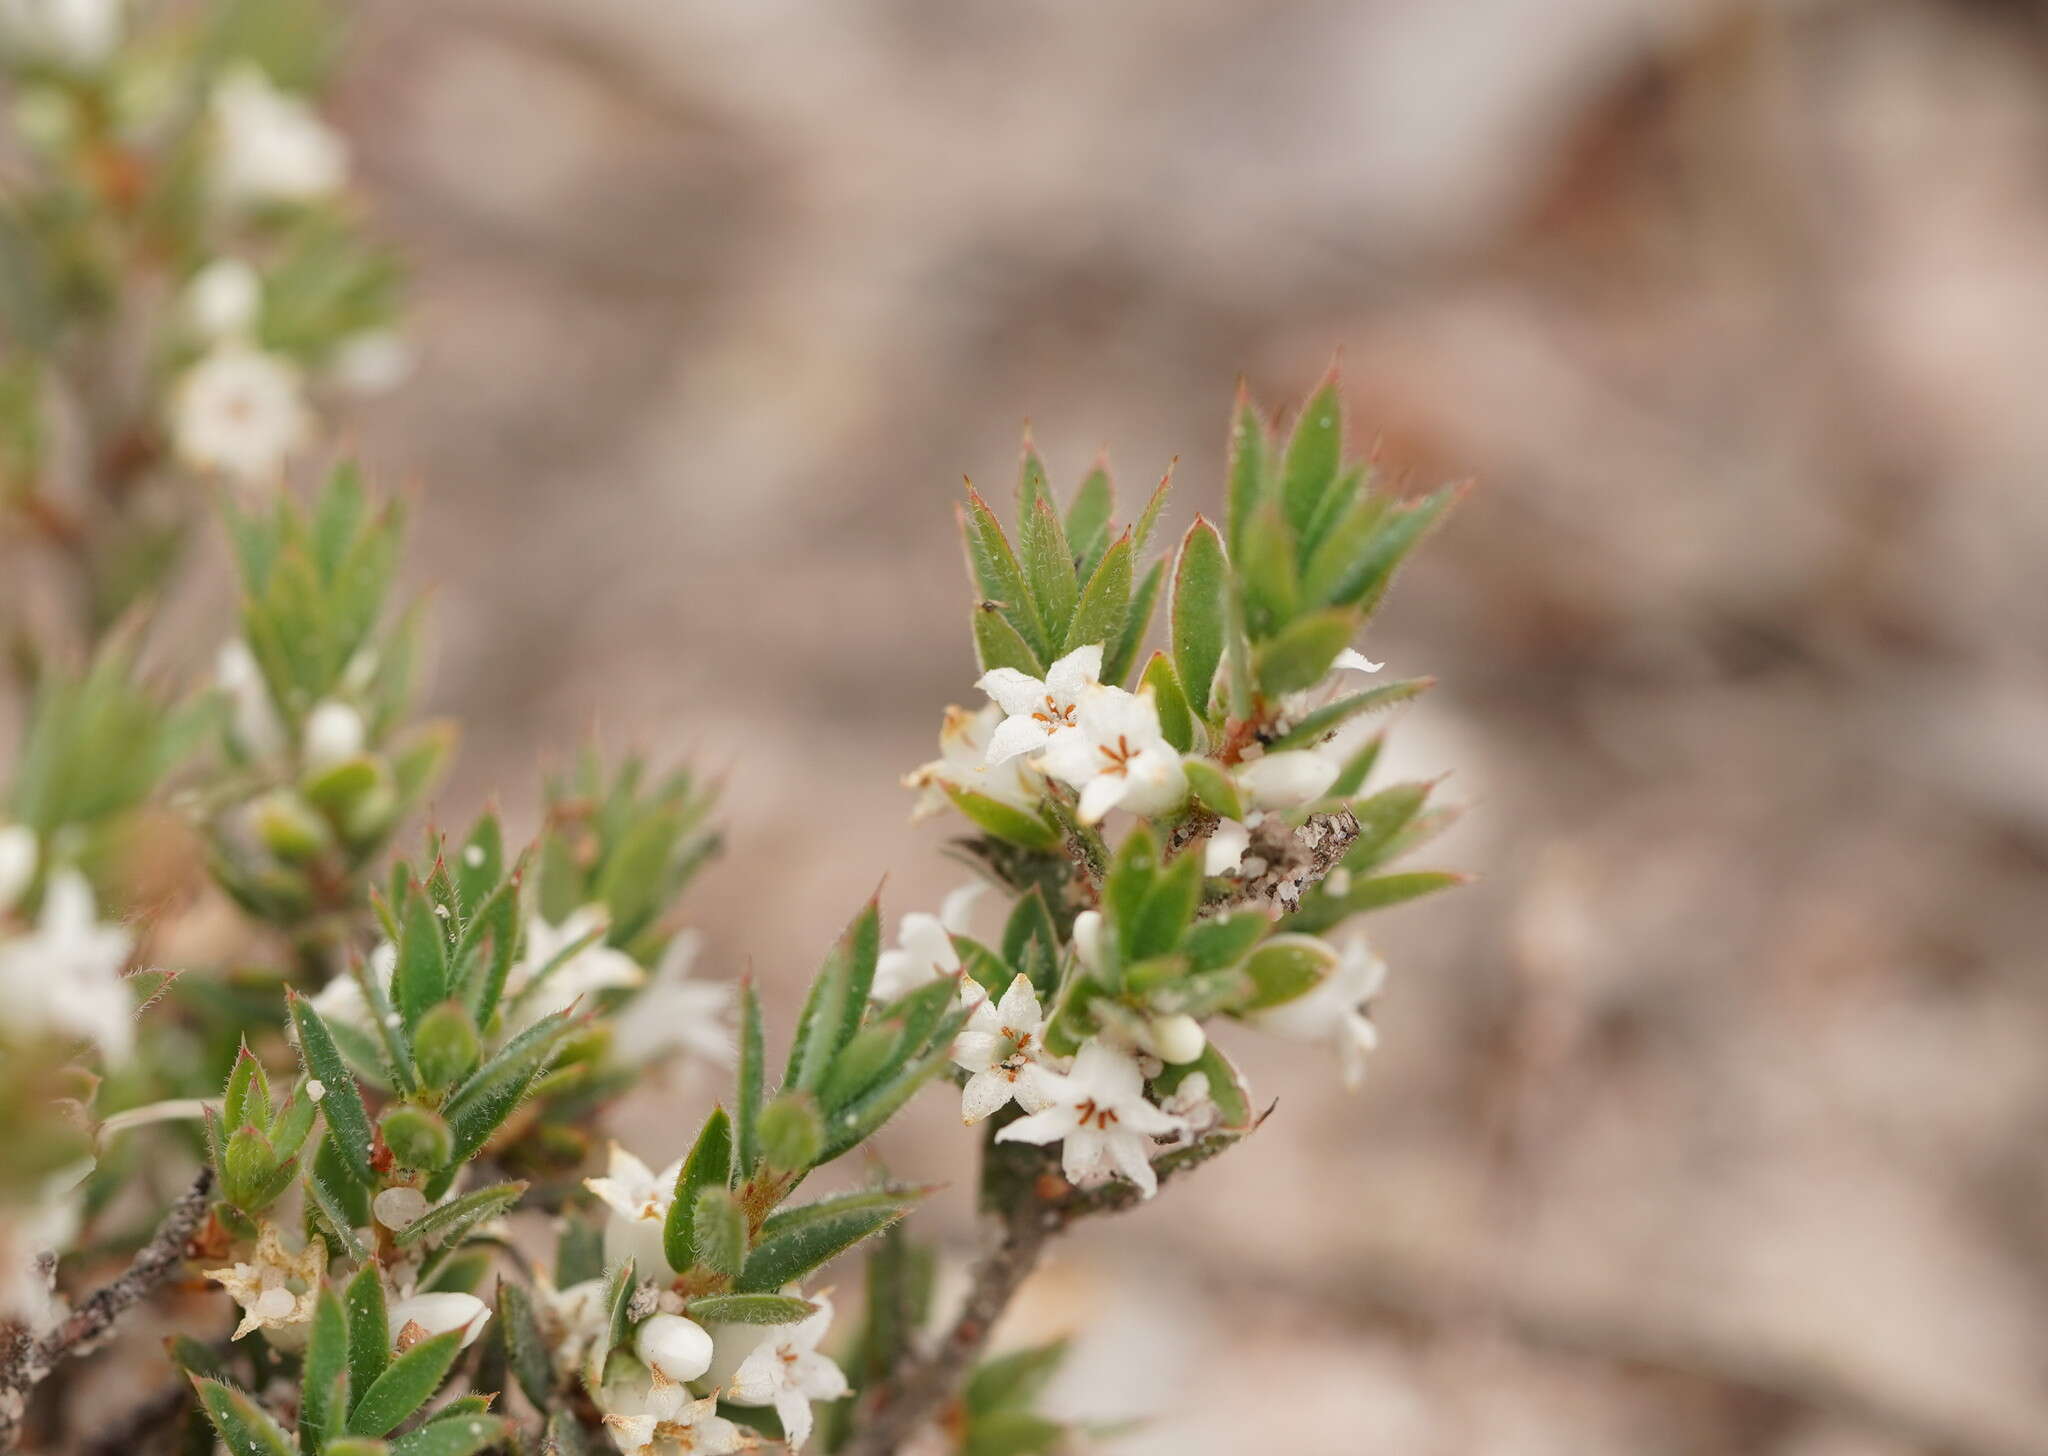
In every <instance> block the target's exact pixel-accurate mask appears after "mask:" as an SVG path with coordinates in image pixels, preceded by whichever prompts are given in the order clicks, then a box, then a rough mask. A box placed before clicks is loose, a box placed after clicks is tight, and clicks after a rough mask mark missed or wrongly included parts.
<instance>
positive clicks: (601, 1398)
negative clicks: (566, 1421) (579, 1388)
mask: <svg viewBox="0 0 2048 1456" xmlns="http://www.w3.org/2000/svg"><path fill="white" fill-rule="evenodd" d="M597 1404H598V1408H599V1409H600V1410H602V1411H603V1412H604V1425H605V1429H606V1430H607V1431H609V1432H610V1433H611V1438H612V1444H613V1445H615V1446H617V1447H618V1448H619V1450H620V1452H621V1453H623V1456H685V1453H687V1456H732V1453H733V1452H735V1451H743V1450H746V1449H747V1448H749V1447H750V1446H752V1445H753V1444H754V1442H753V1438H752V1436H751V1435H750V1434H748V1433H747V1432H744V1431H742V1430H741V1429H740V1428H739V1427H738V1426H737V1425H735V1424H733V1423H732V1422H731V1421H729V1420H727V1419H726V1418H725V1417H724V1416H721V1415H719V1414H718V1397H717V1396H715V1395H707V1396H705V1397H703V1398H702V1399H701V1400H700V1399H698V1398H697V1397H695V1396H693V1395H691V1394H690V1388H689V1386H687V1385H684V1384H682V1383H681V1382H680V1381H675V1380H670V1379H667V1378H666V1377H665V1376H663V1375H662V1374H661V1373H660V1372H659V1371H655V1372H651V1373H648V1374H641V1373H639V1372H635V1374H634V1375H633V1376H632V1377H631V1378H629V1379H625V1380H608V1381H606V1382H605V1384H604V1387H603V1389H601V1390H600V1391H599V1392H598V1395H597Z"/></svg>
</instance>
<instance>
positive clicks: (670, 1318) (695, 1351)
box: [633, 1314, 711, 1382]
mask: <svg viewBox="0 0 2048 1456" xmlns="http://www.w3.org/2000/svg"><path fill="white" fill-rule="evenodd" d="M633 1353H634V1354H636V1355H638V1356H639V1357H640V1362H641V1363H642V1364H643V1365H645V1366H646V1367H647V1368H648V1369H649V1370H652V1371H653V1372H654V1373H655V1374H657V1375H661V1376H664V1377H666V1378H667V1379H670V1380H674V1381H678V1382H687V1381H691V1380H695V1379H696V1378H697V1377H698V1376H700V1375H702V1374H703V1373H704V1372H705V1371H706V1370H709V1369H710V1368H711V1336H710V1335H709V1334H707V1333H706V1332H705V1329H704V1326H702V1325H700V1324H698V1323H697V1322H696V1321H695V1320H693V1319H685V1318H684V1317H683V1316H681V1315H679V1314H653V1315H649V1316H648V1317H647V1318H646V1319H644V1320H642V1321H641V1322H640V1328H639V1329H638V1330H635V1331H634V1332H633Z"/></svg>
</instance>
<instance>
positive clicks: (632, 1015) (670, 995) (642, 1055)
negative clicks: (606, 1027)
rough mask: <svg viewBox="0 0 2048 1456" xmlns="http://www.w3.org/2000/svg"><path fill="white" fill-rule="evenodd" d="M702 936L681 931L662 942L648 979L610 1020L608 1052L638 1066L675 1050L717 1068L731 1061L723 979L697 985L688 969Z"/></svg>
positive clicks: (728, 990)
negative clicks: (645, 985) (636, 993)
mask: <svg viewBox="0 0 2048 1456" xmlns="http://www.w3.org/2000/svg"><path fill="white" fill-rule="evenodd" d="M702 947H703V937H702V936H700V935H698V934H697V932H696V931H694V930H685V931H683V932H681V933H680V934H679V935H677V936H676V938H675V939H674V940H671V941H670V942H669V943H668V948H667V949H666V950H664V951H663V952H662V953H661V961H660V963H659V964H657V965H656V966H655V968H654V974H653V975H652V976H650V977H649V978H648V981H647V989H646V990H644V991H642V992H641V993H640V994H639V995H637V996H635V997H634V998H633V999H632V1001H631V1002H630V1003H629V1004H628V1005H627V1007H626V1008H625V1010H624V1011H623V1012H621V1013H620V1014H619V1015H618V1016H617V1017H615V1018H613V1021H612V1054H613V1055H614V1056H615V1057H617V1058H618V1059H619V1060H620V1061H622V1062H627V1063H631V1064H639V1063H642V1062H646V1061H649V1060H651V1059H653V1058H654V1057H656V1056H658V1055H660V1054H661V1053H663V1052H667V1051H670V1050H676V1049H680V1050H682V1051H685V1052H689V1053H691V1054H692V1055H694V1056H698V1057H702V1058H703V1059H704V1060H705V1061H707V1062H712V1063H714V1064H716V1065H718V1066H721V1067H729V1066H731V1065H732V1063H733V1054H734V1052H733V1034H732V1008H733V988H732V983H731V982H729V981H699V980H694V979H692V978H691V975H690V970H691V968H692V967H693V966H694V965H695V964H696V962H697V953H698V951H699V950H700V949H702Z"/></svg>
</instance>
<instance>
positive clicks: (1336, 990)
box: [1245, 936, 1387, 1090]
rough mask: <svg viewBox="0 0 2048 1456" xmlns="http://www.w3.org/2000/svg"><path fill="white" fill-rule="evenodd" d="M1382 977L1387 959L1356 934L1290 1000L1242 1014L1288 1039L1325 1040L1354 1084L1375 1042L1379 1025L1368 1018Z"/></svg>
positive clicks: (1348, 1082) (1360, 1077)
mask: <svg viewBox="0 0 2048 1456" xmlns="http://www.w3.org/2000/svg"><path fill="white" fill-rule="evenodd" d="M1386 980H1387V963H1386V962H1385V961H1383V960H1381V959H1380V958H1379V957H1378V956H1376V955H1374V954H1373V953H1372V949H1371V947H1369V946H1368V945H1367V944H1366V943H1365V938H1364V937H1363V936H1359V937H1356V938H1354V939H1353V940H1351V941H1350V943H1349V944H1347V945H1346V946H1345V947H1344V949H1343V951H1342V952H1341V953H1340V954H1339V956H1338V958H1337V964H1336V966H1335V968H1333V969H1332V970H1331V972H1330V974H1329V975H1327V976H1325V977H1324V978H1323V980H1322V983H1321V984H1320V985H1318V986H1316V987H1315V988H1314V989H1313V990H1311V991H1309V992H1308V993H1307V994H1306V995H1302V996H1297V997H1295V998H1294V999H1293V1000H1292V1001H1283V1002H1282V1003H1280V1004H1279V1005H1278V1006H1269V1007H1267V1008H1266V1009H1265V1010H1263V1011H1254V1012H1251V1013H1250V1014H1248V1015H1247V1016H1246V1017H1245V1020H1246V1021H1248V1022H1250V1023H1251V1024H1252V1025H1253V1026H1256V1027H1258V1028H1259V1029H1260V1030H1261V1031H1269V1032H1271V1033H1273V1035H1275V1036H1280V1037H1285V1038H1287V1039H1288V1040H1290V1041H1306V1042H1324V1043H1327V1044H1328V1045H1329V1046H1330V1047H1332V1048H1333V1049H1334V1050H1335V1051H1336V1053H1337V1058H1338V1064H1339V1065H1340V1066H1341V1067H1342V1069H1343V1077H1344V1085H1345V1086H1346V1087H1347V1088H1351V1089H1353V1090H1356V1089H1357V1088H1358V1086H1359V1085H1360V1084H1361V1083H1363V1082H1364V1080H1365V1064H1366V1058H1367V1057H1368V1056H1369V1055H1370V1054H1371V1053H1372V1051H1373V1049H1374V1048H1375V1047H1377V1046H1378V1045H1379V1042H1380V1034H1379V1028H1377V1027H1375V1026H1374V1025H1373V1024H1372V1017H1371V1010H1372V999H1373V997H1375V996H1377V995H1378V994H1379V991H1380V988H1381V987H1382V986H1383V985H1385V984H1386Z"/></svg>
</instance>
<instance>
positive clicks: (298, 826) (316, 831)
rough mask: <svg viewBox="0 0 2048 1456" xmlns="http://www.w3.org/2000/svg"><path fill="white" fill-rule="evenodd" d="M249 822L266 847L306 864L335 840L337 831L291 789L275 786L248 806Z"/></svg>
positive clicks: (281, 855) (279, 854) (272, 851)
mask: <svg viewBox="0 0 2048 1456" xmlns="http://www.w3.org/2000/svg"><path fill="white" fill-rule="evenodd" d="M249 823H250V826H251V827H252V828H254V829H255V831H256V837H257V838H258V839H259V840H261V841H262V843H263V847H264V848H265V849H267V850H269V851H270V852H271V853H272V854H274V855H276V856H277V857H278V858H279V859H281V860H285V861H286V862H288V863H293V864H303V863H304V862H305V861H307V860H310V859H314V858H316V857H318V856H319V855H321V854H322V853H324V852H325V851H326V850H327V849H328V848H330V847H331V846H332V845H333V843H334V832H333V831H332V830H331V829H329V828H328V827H327V821H326V820H325V819H322V818H321V817H320V816H319V815H318V814H316V813H314V812H313V807H312V806H311V805H310V804H308V803H307V802H306V801H305V800H304V799H302V798H300V797H299V796H298V795H297V794H295V793H293V792H292V791H291V790H290V789H276V790H273V791H272V792H270V793H268V794H265V795H264V796H263V797H262V798H260V799H258V800H257V801H256V802H255V803H253V804H251V805H250V806H249Z"/></svg>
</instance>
